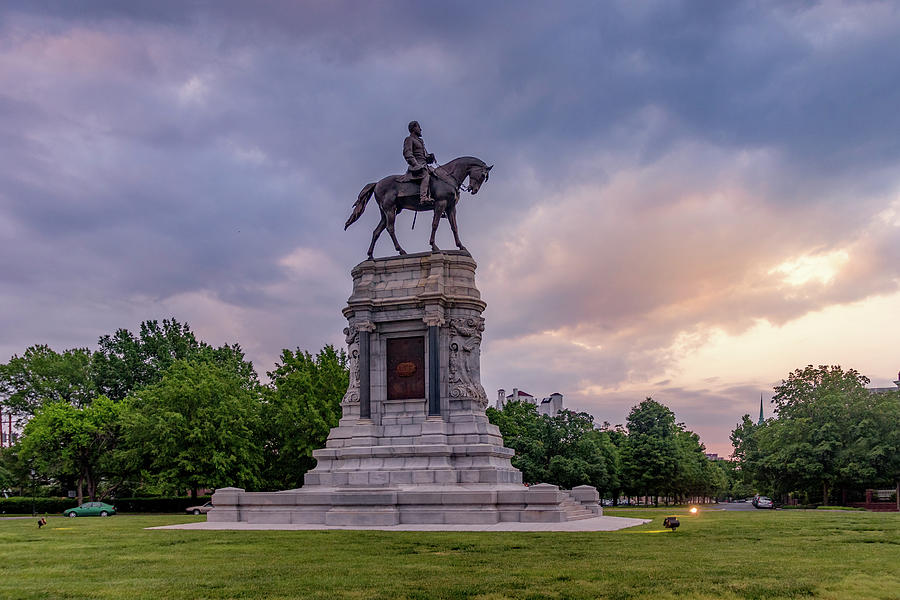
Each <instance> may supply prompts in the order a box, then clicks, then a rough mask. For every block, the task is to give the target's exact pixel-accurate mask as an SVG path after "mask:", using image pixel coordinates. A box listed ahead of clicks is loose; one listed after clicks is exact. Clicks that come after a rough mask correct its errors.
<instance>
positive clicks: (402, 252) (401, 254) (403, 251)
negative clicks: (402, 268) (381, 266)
mask: <svg viewBox="0 0 900 600" xmlns="http://www.w3.org/2000/svg"><path fill="white" fill-rule="evenodd" d="M398 252H400V256H403V255H404V254H406V250H398Z"/></svg>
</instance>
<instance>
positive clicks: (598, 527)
mask: <svg viewBox="0 0 900 600" xmlns="http://www.w3.org/2000/svg"><path fill="white" fill-rule="evenodd" d="M649 522H650V519H632V518H628V517H593V518H591V519H581V520H579V521H566V522H564V523H495V524H493V525H440V524H426V525H415V524H412V523H410V524H403V525H391V526H380V527H377V526H371V527H336V526H329V525H321V524H301V523H291V524H277V523H210V522H208V521H200V522H198V523H184V524H183V525H164V526H162V527H148V529H190V530H206V531H221V530H237V531H259V530H278V531H312V530H332V529H333V530H340V529H344V530H367V531H616V530H618V529H625V528H626V527H635V526H636V525H643V524H644V523H649Z"/></svg>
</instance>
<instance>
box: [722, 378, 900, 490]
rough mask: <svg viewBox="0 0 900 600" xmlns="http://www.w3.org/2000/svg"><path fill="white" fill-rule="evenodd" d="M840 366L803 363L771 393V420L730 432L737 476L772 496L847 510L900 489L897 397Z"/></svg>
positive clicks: (899, 408)
mask: <svg viewBox="0 0 900 600" xmlns="http://www.w3.org/2000/svg"><path fill="white" fill-rule="evenodd" d="M868 384H869V379H868V378H866V377H865V376H863V375H860V374H859V372H857V371H855V370H853V369H849V370H847V371H845V370H843V369H842V368H841V367H840V366H824V365H822V366H818V367H813V366H812V365H809V366H807V367H805V368H803V369H797V370H795V371H793V372H792V373H790V374H789V375H788V378H787V379H785V380H782V382H781V384H780V385H778V386H776V387H775V394H774V395H773V397H772V403H773V404H774V407H775V413H776V414H775V416H774V417H772V418H770V419H766V420H765V421H763V422H762V423H759V422H757V423H754V422H753V421H752V420H751V419H750V416H749V415H744V416H743V418H742V419H741V422H740V423H739V424H738V425H737V427H736V428H735V429H734V430H733V431H732V433H731V441H732V444H733V446H734V459H735V464H736V467H737V470H738V472H739V474H740V478H741V480H742V481H743V482H745V483H746V484H747V485H748V486H752V487H754V488H756V489H758V490H760V491H762V492H764V493H767V494H769V495H771V496H772V497H774V498H782V499H783V500H797V501H798V502H800V503H802V504H813V503H821V504H831V503H840V504H846V503H847V502H848V501H850V500H860V499H861V498H860V497H859V496H860V494H861V492H862V491H863V490H865V489H866V488H879V487H882V488H894V489H897V488H898V487H900V391H887V392H880V393H873V392H872V391H871V390H869V389H867V388H866V386H867V385H868Z"/></svg>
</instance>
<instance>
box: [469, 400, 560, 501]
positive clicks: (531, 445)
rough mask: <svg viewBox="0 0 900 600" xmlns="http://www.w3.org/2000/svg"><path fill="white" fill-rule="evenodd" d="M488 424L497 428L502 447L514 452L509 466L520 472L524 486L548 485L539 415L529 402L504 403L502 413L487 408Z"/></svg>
mask: <svg viewBox="0 0 900 600" xmlns="http://www.w3.org/2000/svg"><path fill="white" fill-rule="evenodd" d="M485 412H486V413H487V417H488V421H490V422H491V423H492V424H494V425H496V426H497V427H498V428H499V429H500V435H501V436H503V445H504V446H506V447H507V448H511V449H513V450H515V451H516V455H515V456H514V457H513V458H512V461H511V462H512V466H514V467H515V468H517V469H519V470H520V471H522V480H523V481H524V482H525V483H540V482H549V480H550V472H549V469H548V466H549V465H548V464H547V463H548V462H549V459H547V448H546V446H545V443H544V439H543V437H544V436H543V432H542V428H543V425H542V423H541V416H540V415H539V414H538V412H537V407H536V406H535V405H534V404H531V403H529V402H518V401H516V402H507V403H506V405H504V407H503V410H497V409H495V408H493V407H489V408H488V409H487V410H486V411H485Z"/></svg>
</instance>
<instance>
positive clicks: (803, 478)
mask: <svg viewBox="0 0 900 600" xmlns="http://www.w3.org/2000/svg"><path fill="white" fill-rule="evenodd" d="M868 383H869V380H868V378H866V377H864V376H863V375H860V374H859V373H858V372H857V371H855V370H853V369H850V370H848V371H844V370H843V369H841V367H839V366H831V367H828V366H819V367H813V366H812V365H809V366H807V367H806V368H804V369H802V370H801V369H797V370H795V371H794V372H792V373H790V374H789V375H788V378H787V379H786V380H782V382H781V384H780V385H778V386H776V387H775V395H774V396H773V397H772V401H773V402H774V403H775V406H776V410H777V412H778V420H779V421H780V423H779V425H780V427H778V428H777V430H776V431H775V434H776V435H775V436H773V439H772V441H774V442H775V443H776V444H777V446H775V447H772V448H771V451H772V452H771V454H772V457H771V458H772V460H773V461H775V462H776V464H782V465H783V468H784V469H785V470H786V471H787V472H788V473H790V475H791V478H792V479H793V480H794V481H800V482H804V483H807V484H808V483H811V480H815V481H818V482H819V484H820V485H821V489H822V498H823V500H822V502H823V503H825V504H827V503H828V498H829V495H830V494H829V492H830V490H831V489H832V488H833V487H834V486H835V485H836V484H838V483H841V482H842V481H841V480H842V471H844V469H843V467H845V465H846V462H847V460H846V459H847V458H848V457H847V453H846V450H847V448H848V447H849V446H850V443H851V441H852V439H853V436H852V432H851V430H852V427H848V425H850V424H851V418H852V417H851V414H852V413H854V412H857V411H855V410H854V409H853V407H854V406H857V405H863V406H864V405H866V404H867V403H868V401H869V400H870V396H871V394H870V392H869V391H868V390H866V385H867V384H868ZM858 417H859V415H857V418H858ZM842 463H843V464H842ZM773 466H775V465H773ZM844 472H846V471H844ZM844 482H845V483H846V481H844Z"/></svg>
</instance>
